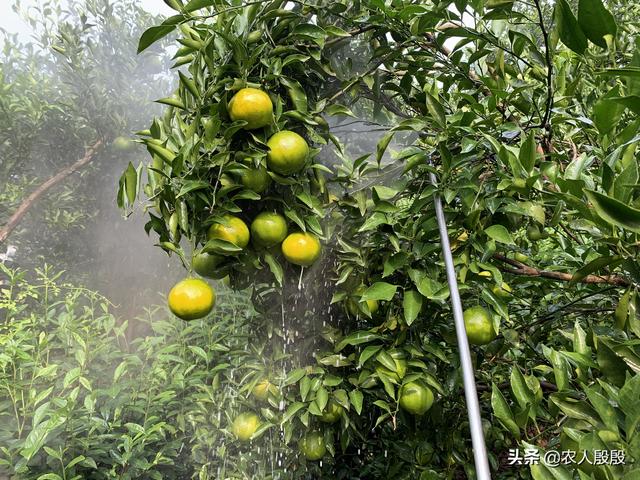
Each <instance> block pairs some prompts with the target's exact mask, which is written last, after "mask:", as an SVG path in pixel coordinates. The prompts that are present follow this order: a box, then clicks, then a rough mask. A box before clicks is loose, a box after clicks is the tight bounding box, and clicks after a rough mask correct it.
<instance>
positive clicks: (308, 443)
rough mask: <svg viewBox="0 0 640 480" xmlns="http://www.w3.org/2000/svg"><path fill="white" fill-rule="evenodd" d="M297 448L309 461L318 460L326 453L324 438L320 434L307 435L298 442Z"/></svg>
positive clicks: (310, 433)
mask: <svg viewBox="0 0 640 480" xmlns="http://www.w3.org/2000/svg"><path fill="white" fill-rule="evenodd" d="M298 447H299V448H300V451H301V452H302V454H303V455H304V456H305V458H306V459H307V460H311V461H316V460H320V459H321V458H322V457H324V455H325V453H327V446H326V445H325V443H324V436H323V435H322V434H321V433H320V432H309V433H307V434H306V435H305V436H304V437H302V439H301V440H300V443H299V444H298Z"/></svg>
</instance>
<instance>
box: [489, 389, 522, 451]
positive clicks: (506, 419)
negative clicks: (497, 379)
mask: <svg viewBox="0 0 640 480" xmlns="http://www.w3.org/2000/svg"><path fill="white" fill-rule="evenodd" d="M491 408H492V409H493V414H494V415H495V416H496V418H497V419H498V420H500V423H502V425H504V427H505V428H506V429H507V430H509V432H511V434H512V435H513V436H514V437H516V438H518V439H519V438H520V429H519V428H518V425H517V424H516V422H515V419H514V417H513V412H512V411H511V407H509V404H508V403H507V401H506V400H505V399H504V396H503V395H502V393H501V392H500V389H499V388H498V386H497V385H496V384H495V383H492V384H491Z"/></svg>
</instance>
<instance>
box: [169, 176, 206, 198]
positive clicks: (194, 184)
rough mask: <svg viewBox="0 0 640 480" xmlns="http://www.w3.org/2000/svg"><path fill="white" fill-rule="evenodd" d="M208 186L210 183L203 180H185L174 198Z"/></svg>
mask: <svg viewBox="0 0 640 480" xmlns="http://www.w3.org/2000/svg"><path fill="white" fill-rule="evenodd" d="M209 187H211V184H210V183H209V182H205V181H203V180H187V181H186V182H184V184H183V185H182V187H181V188H180V191H179V192H178V194H177V195H176V198H180V197H182V196H184V195H186V194H187V193H189V192H193V191H194V190H202V189H203V188H209Z"/></svg>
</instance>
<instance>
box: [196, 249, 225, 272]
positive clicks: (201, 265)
mask: <svg viewBox="0 0 640 480" xmlns="http://www.w3.org/2000/svg"><path fill="white" fill-rule="evenodd" d="M222 260H223V258H222V257H221V256H219V255H213V254H211V253H206V252H200V253H196V254H195V255H194V256H193V258H192V259H191V265H192V266H193V270H194V271H195V272H196V273H197V274H198V275H200V276H201V277H207V278H218V276H217V273H218V265H220V262H221V261H222Z"/></svg>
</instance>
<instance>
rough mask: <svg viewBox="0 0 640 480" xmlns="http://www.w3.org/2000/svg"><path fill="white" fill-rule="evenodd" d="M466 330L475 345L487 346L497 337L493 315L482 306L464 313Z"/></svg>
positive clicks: (468, 309)
mask: <svg viewBox="0 0 640 480" xmlns="http://www.w3.org/2000/svg"><path fill="white" fill-rule="evenodd" d="M464 328H465V330H466V331H467V339H468V340H469V343H471V344H473V345H486V344H487V343H489V342H491V341H492V340H493V339H494V338H496V337H497V334H496V331H495V329H494V328H493V320H492V319H491V314H490V313H489V312H488V311H487V310H486V309H485V308H483V307H481V306H480V305H477V306H475V307H471V308H467V309H466V310H465V311H464Z"/></svg>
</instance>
